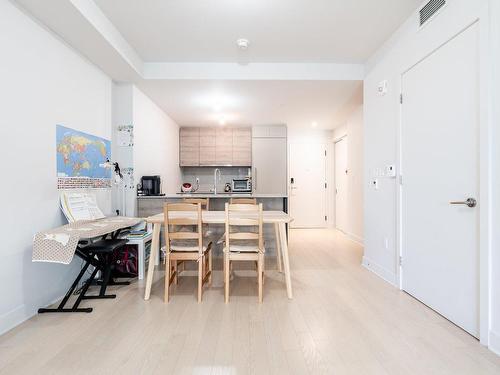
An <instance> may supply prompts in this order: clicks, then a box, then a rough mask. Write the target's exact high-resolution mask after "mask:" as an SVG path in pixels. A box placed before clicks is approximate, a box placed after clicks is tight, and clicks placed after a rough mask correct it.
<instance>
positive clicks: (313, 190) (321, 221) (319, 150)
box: [290, 143, 326, 228]
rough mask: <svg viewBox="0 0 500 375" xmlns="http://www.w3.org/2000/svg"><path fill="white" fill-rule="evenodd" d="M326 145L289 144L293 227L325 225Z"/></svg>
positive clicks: (319, 226)
mask: <svg viewBox="0 0 500 375" xmlns="http://www.w3.org/2000/svg"><path fill="white" fill-rule="evenodd" d="M325 154H326V145H324V144H317V143H292V144H290V214H291V216H292V217H293V222H292V223H291V227H292V228H324V227H325V226H326V176H325V174H326V155H325Z"/></svg>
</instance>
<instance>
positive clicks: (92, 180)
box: [56, 125, 111, 189]
mask: <svg viewBox="0 0 500 375" xmlns="http://www.w3.org/2000/svg"><path fill="white" fill-rule="evenodd" d="M56 150H57V187H58V189H78V188H109V187H111V171H110V170H109V169H106V168H103V167H101V166H100V164H102V163H105V162H106V160H108V159H110V158H111V142H110V141H109V140H107V139H104V138H101V137H97V136H95V135H91V134H87V133H83V132H80V131H78V130H74V129H70V128H67V127H64V126H62V125H57V126H56Z"/></svg>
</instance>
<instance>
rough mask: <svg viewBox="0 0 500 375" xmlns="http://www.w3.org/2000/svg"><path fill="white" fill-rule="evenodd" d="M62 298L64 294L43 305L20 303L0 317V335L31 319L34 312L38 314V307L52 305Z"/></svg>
mask: <svg viewBox="0 0 500 375" xmlns="http://www.w3.org/2000/svg"><path fill="white" fill-rule="evenodd" d="M63 298H64V294H63V295H61V296H59V297H57V298H55V299H54V300H53V301H51V302H49V303H47V304H46V305H45V306H41V305H40V306H38V307H33V308H30V307H29V306H26V305H25V304H24V305H21V306H18V307H16V308H15V309H14V310H11V311H9V312H8V313H6V314H4V315H2V316H1V317H0V322H1V323H0V335H3V334H4V333H7V332H9V331H10V330H11V329H14V328H16V327H17V326H18V325H20V324H21V323H24V322H25V321H27V320H29V319H31V318H32V317H34V316H35V315H36V314H38V308H39V307H48V306H50V305H53V304H54V303H56V302H59V301H60V300H62V299H63Z"/></svg>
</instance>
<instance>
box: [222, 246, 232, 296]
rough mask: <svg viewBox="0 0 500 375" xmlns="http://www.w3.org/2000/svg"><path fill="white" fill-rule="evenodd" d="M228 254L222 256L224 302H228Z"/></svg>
mask: <svg viewBox="0 0 500 375" xmlns="http://www.w3.org/2000/svg"><path fill="white" fill-rule="evenodd" d="M229 263H230V262H229V254H224V302H225V303H228V302H229V273H230V272H231V271H230V269H231V268H230V265H229Z"/></svg>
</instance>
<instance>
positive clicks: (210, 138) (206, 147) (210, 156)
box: [200, 128, 216, 166]
mask: <svg viewBox="0 0 500 375" xmlns="http://www.w3.org/2000/svg"><path fill="white" fill-rule="evenodd" d="M215 156H216V131H215V128H200V165H201V166H203V165H215V164H216V157H215Z"/></svg>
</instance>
